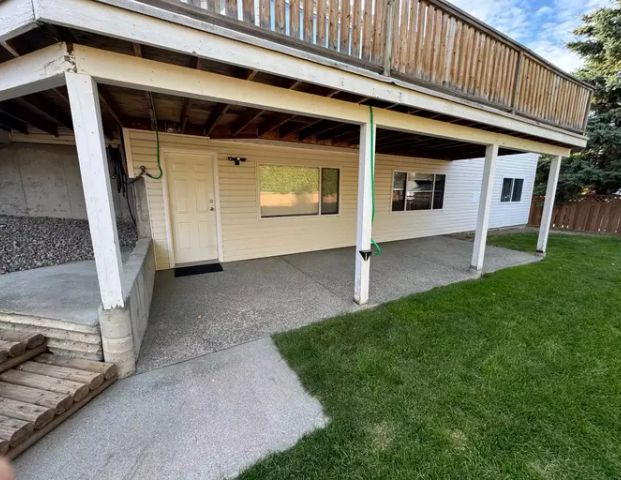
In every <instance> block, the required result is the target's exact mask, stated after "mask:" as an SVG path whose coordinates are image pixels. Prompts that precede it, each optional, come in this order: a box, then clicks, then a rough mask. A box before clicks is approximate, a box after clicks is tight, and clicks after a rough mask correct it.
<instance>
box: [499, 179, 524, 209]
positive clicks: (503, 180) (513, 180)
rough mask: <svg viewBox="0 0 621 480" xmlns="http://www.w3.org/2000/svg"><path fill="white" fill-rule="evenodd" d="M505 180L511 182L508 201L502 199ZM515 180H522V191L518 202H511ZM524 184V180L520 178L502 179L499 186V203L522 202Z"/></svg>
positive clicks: (515, 201)
mask: <svg viewBox="0 0 621 480" xmlns="http://www.w3.org/2000/svg"><path fill="white" fill-rule="evenodd" d="M505 180H511V191H510V192H509V200H503V199H502V190H503V186H504V183H505ZM516 180H522V191H521V192H520V199H519V200H513V191H514V188H515V181H516ZM524 182H525V179H524V178H522V177H502V182H501V184H500V203H520V202H521V201H522V197H524Z"/></svg>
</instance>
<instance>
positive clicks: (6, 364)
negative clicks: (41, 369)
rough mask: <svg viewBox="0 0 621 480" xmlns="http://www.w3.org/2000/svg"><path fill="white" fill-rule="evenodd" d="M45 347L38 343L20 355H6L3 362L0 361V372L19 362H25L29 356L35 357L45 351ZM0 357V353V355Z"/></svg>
mask: <svg viewBox="0 0 621 480" xmlns="http://www.w3.org/2000/svg"><path fill="white" fill-rule="evenodd" d="M46 349H47V347H46V346H45V345H40V346H38V347H35V348H33V349H31V350H26V351H25V352H24V353H23V354H22V355H20V356H18V357H13V358H8V357H7V359H6V360H5V361H4V362H1V363H0V373H2V372H5V371H7V370H10V369H11V368H14V367H15V366H16V365H19V364H20V363H22V362H25V361H26V360H30V359H31V358H33V357H36V356H37V355H41V354H42V353H43V352H45V350H46ZM7 355H8V354H7ZM0 358H1V355H0Z"/></svg>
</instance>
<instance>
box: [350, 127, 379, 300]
mask: <svg viewBox="0 0 621 480" xmlns="http://www.w3.org/2000/svg"><path fill="white" fill-rule="evenodd" d="M371 136H373V138H374V137H375V126H373V127H371V125H370V124H368V123H365V124H363V125H361V126H360V151H359V154H358V221H357V224H356V253H355V255H356V269H355V278H354V282H355V289H354V301H355V302H356V303H358V304H360V305H364V304H365V303H367V302H368V301H369V275H370V273H371V227H372V225H371V223H372V208H373V198H372V191H371V174H372V169H371V161H372V154H371V150H370V148H371Z"/></svg>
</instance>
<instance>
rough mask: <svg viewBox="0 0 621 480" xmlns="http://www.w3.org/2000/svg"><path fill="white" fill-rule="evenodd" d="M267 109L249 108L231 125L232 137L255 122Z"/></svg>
mask: <svg viewBox="0 0 621 480" xmlns="http://www.w3.org/2000/svg"><path fill="white" fill-rule="evenodd" d="M263 112H265V110H262V109H258V108H248V109H246V111H245V112H244V113H242V114H241V115H240V116H239V118H238V119H237V120H236V121H235V123H233V125H231V137H236V136H237V135H239V134H240V133H241V132H243V131H244V129H245V128H246V127H247V126H248V125H250V124H251V123H252V122H254V121H255V120H256V119H257V118H259V117H260V116H261V115H262V114H263Z"/></svg>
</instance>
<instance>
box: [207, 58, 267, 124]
mask: <svg viewBox="0 0 621 480" xmlns="http://www.w3.org/2000/svg"><path fill="white" fill-rule="evenodd" d="M257 73H258V72H257V71H256V70H245V69H243V68H237V69H236V71H235V73H234V76H235V78H239V79H245V80H253V79H254V77H256V75H257ZM229 108H230V105H229V104H226V103H223V104H220V105H217V106H215V107H214V108H213V110H212V111H211V112H210V113H209V117H207V121H206V122H205V135H206V136H209V135H211V132H213V129H214V128H215V126H216V125H217V123H218V120H219V119H220V117H222V115H224V114H225V113H226V112H228V110H229Z"/></svg>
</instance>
